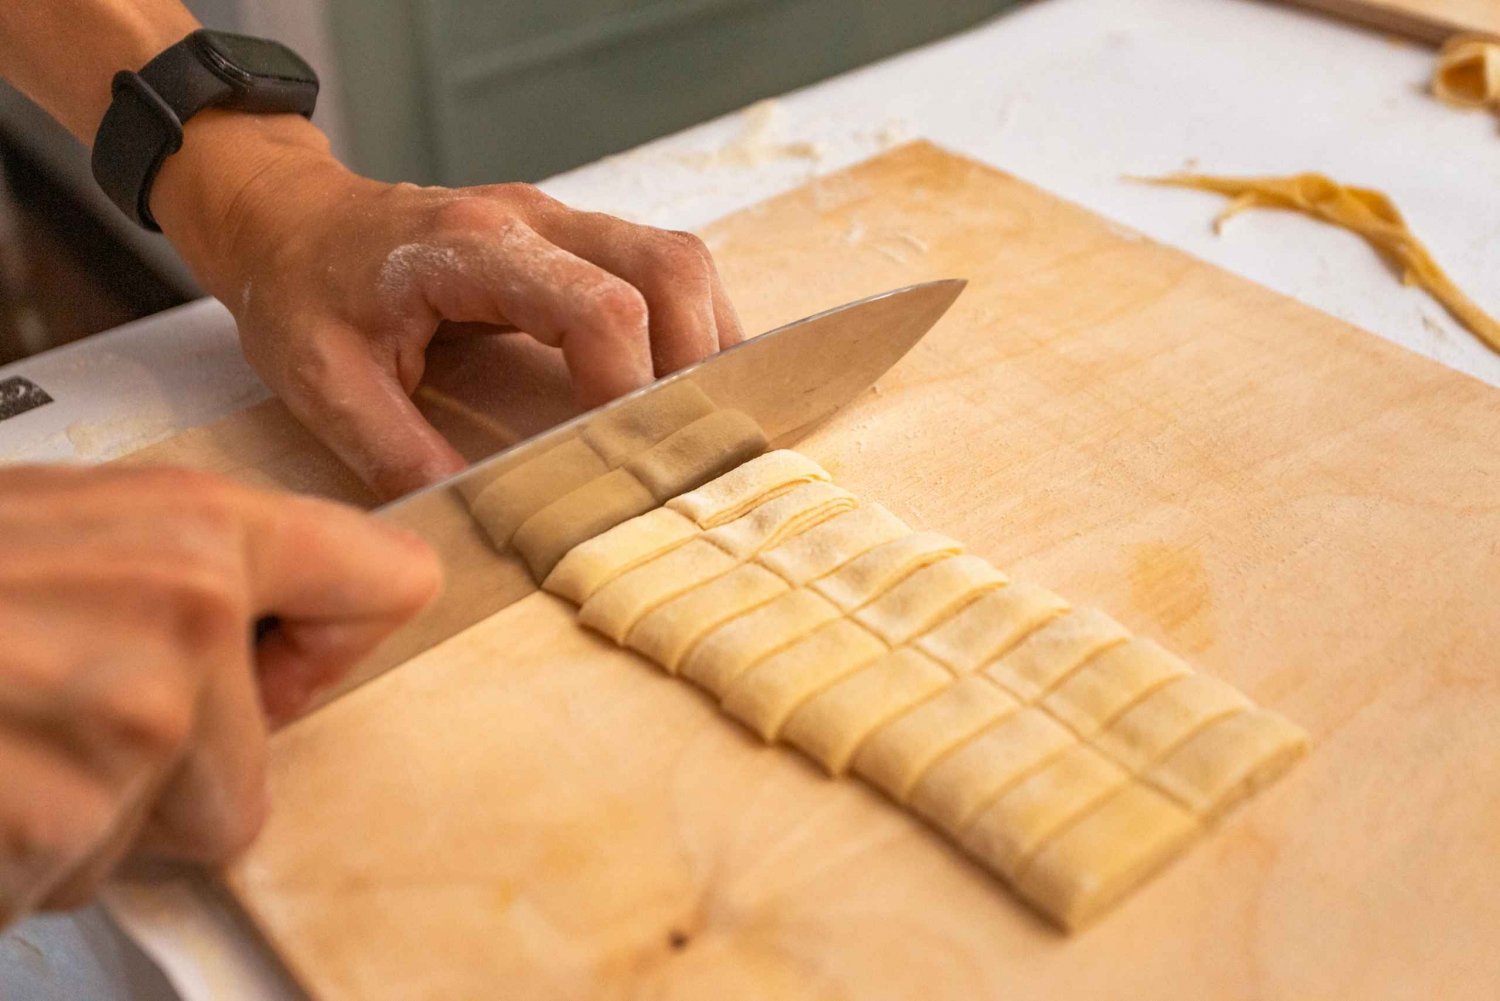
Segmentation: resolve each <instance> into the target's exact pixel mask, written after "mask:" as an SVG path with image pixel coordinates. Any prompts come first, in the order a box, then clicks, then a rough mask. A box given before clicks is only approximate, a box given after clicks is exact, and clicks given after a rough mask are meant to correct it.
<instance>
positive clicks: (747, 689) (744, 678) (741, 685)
mask: <svg viewBox="0 0 1500 1001" xmlns="http://www.w3.org/2000/svg"><path fill="white" fill-rule="evenodd" d="M885 652H886V647H885V644H884V643H882V642H880V640H878V639H876V638H875V637H874V636H872V635H871V634H870V632H869V631H868V630H866V629H864V628H863V627H861V626H858V625H855V624H854V623H853V622H850V621H849V620H848V619H835V620H833V621H832V622H830V623H828V624H827V625H825V626H823V627H822V628H821V629H819V630H818V631H817V632H815V633H812V634H811V635H809V636H806V637H804V638H802V639H800V640H798V641H797V642H795V643H793V644H792V645H791V646H789V647H786V648H785V649H783V650H781V651H779V652H777V653H773V654H771V655H770V656H769V657H767V658H766V659H765V660H762V661H761V662H760V663H758V664H756V665H754V666H753V667H751V668H750V669H749V670H747V671H745V672H744V673H743V674H741V675H740V676H739V677H738V678H736V679H735V680H734V683H733V684H731V685H730V686H729V689H728V690H727V691H726V692H725V693H724V711H725V712H727V713H728V714H729V715H731V716H733V717H734V718H735V719H737V720H739V721H740V722H741V723H744V724H745V725H746V726H748V727H749V728H750V729H752V730H754V731H755V732H756V733H758V734H760V736H761V739H763V740H768V741H769V740H775V739H776V736H777V734H778V733H780V732H781V725H782V723H784V722H785V721H786V718H787V717H788V716H790V715H791V714H792V712H793V711H795V710H796V708H797V707H798V706H800V705H802V703H804V702H806V701H807V700H808V699H809V698H811V697H812V696H814V695H816V694H817V693H818V692H820V691H822V690H823V689H825V688H827V687H828V686H829V685H832V684H833V683H834V682H836V681H838V680H839V679H840V678H844V677H847V676H848V675H850V674H852V673H853V672H854V671H856V670H858V669H859V668H860V667H861V666H862V665H865V664H868V663H870V662H872V661H873V660H875V658H877V657H879V656H880V655H881V654H883V653H885Z"/></svg>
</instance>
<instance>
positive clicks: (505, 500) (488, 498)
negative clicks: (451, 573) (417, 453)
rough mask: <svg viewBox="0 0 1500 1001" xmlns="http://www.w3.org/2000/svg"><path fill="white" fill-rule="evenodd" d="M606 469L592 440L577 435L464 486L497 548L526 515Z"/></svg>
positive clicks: (477, 519)
mask: <svg viewBox="0 0 1500 1001" xmlns="http://www.w3.org/2000/svg"><path fill="white" fill-rule="evenodd" d="M607 472H609V467H608V466H606V465H605V464H604V460H603V459H601V458H599V456H598V454H597V453H596V452H595V451H594V450H593V449H592V448H590V447H589V446H588V443H587V442H584V441H582V440H581V439H578V438H574V439H573V440H572V441H568V442H564V443H563V444H561V445H558V446H557V447H556V448H553V449H549V450H548V451H546V452H543V453H542V454H541V455H538V456H537V457H536V458H534V459H528V460H526V461H525V462H523V463H522V464H521V465H519V466H515V467H513V468H507V469H505V470H504V471H503V472H501V473H499V474H498V475H496V476H492V477H488V478H482V479H479V480H478V481H477V482H470V480H467V479H466V480H464V481H463V483H461V484H460V486H459V489H460V490H461V491H463V494H464V499H465V500H467V501H468V502H469V509H470V510H471V511H472V512H473V513H474V520H475V521H477V522H479V524H480V525H481V526H482V527H483V528H484V530H485V531H486V532H487V533H488V534H489V537H490V539H491V540H492V541H493V542H494V543H495V547H496V548H497V549H504V548H505V547H506V546H508V545H510V540H511V537H512V536H514V535H515V534H516V529H518V528H520V527H521V524H522V523H523V522H525V521H526V519H527V518H530V517H531V516H532V515H533V514H535V513H536V512H538V511H540V510H541V509H542V508H544V507H546V506H547V505H548V504H550V503H552V502H553V501H555V500H557V499H558V498H560V497H562V496H564V495H566V494H568V493H571V492H572V491H574V490H576V489H578V488H579V487H581V486H583V485H584V484H585V483H588V482H590V481H591V480H595V479H598V478H599V477H601V476H603V475H604V474H605V473H607Z"/></svg>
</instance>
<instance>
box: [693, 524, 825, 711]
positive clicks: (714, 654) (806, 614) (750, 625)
mask: <svg viewBox="0 0 1500 1001" xmlns="http://www.w3.org/2000/svg"><path fill="white" fill-rule="evenodd" d="M704 544H705V545H708V543H704ZM721 552H722V550H721ZM725 559H729V557H727V556H726V557H725ZM838 617H839V610H838V608H837V606H835V605H833V604H832V603H831V602H829V601H827V600H825V599H824V598H821V597H819V596H818V595H816V594H814V593H813V592H811V591H807V590H803V589H802V588H797V589H795V590H792V591H788V592H787V593H786V594H783V595H782V596H781V597H779V598H775V599H773V600H771V601H770V602H767V603H766V604H764V605H762V606H760V607H759V608H757V609H755V610H754V611H752V612H747V613H745V614H744V615H741V616H740V617H739V618H736V619H731V620H729V621H728V622H726V623H725V624H724V625H722V626H719V627H718V628H717V629H715V630H713V631H712V632H710V633H709V634H708V635H707V636H705V637H704V638H703V639H702V640H700V641H699V642H698V643H697V645H695V646H694V647H693V648H692V650H690V651H689V652H688V655H687V656H686V657H685V658H684V659H683V661H682V667H681V671H680V673H681V674H682V675H683V676H684V677H686V678H689V679H691V680H692V681H695V682H697V683H698V684H700V685H702V686H703V687H704V688H706V689H708V690H709V691H710V692H713V693H714V694H715V695H717V696H719V697H720V698H723V697H724V695H725V693H726V692H727V691H728V690H729V686H730V685H731V684H732V683H733V682H734V680H735V679H736V678H738V677H739V676H740V674H742V673H743V672H744V671H745V669H746V668H748V667H750V666H751V665H752V664H755V663H756V662H757V661H759V660H761V659H762V658H763V657H766V656H769V655H770V654H772V653H774V652H775V651H776V650H778V649H780V648H781V647H784V646H789V645H791V644H792V643H793V642H795V641H796V640H797V639H798V638H800V637H802V636H805V635H807V634H808V633H810V632H812V631H813V630H815V629H817V628H818V627H819V626H821V625H823V624H825V623H827V622H831V621H833V620H834V619H836V618H838Z"/></svg>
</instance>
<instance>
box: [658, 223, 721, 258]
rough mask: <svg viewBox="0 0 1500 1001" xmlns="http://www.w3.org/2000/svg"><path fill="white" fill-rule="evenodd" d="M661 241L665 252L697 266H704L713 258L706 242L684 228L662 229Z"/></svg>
mask: <svg viewBox="0 0 1500 1001" xmlns="http://www.w3.org/2000/svg"><path fill="white" fill-rule="evenodd" d="M662 243H663V245H664V246H665V247H666V248H667V253H668V254H670V255H672V256H673V257H676V258H678V259H680V260H683V261H686V262H689V263H691V264H693V265H695V266H697V267H705V266H707V264H708V262H709V261H710V260H712V259H713V255H712V254H711V253H710V252H709V249H708V244H706V243H704V242H703V240H702V238H701V237H699V236H698V234H696V233H688V232H686V231H684V230H663V231H662Z"/></svg>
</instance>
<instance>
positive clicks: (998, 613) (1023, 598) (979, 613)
mask: <svg viewBox="0 0 1500 1001" xmlns="http://www.w3.org/2000/svg"><path fill="white" fill-rule="evenodd" d="M1067 610H1068V603H1067V602H1066V601H1064V600H1063V599H1061V598H1059V597H1058V596H1057V595H1055V594H1053V593H1052V592H1051V591H1049V590H1047V589H1046V588H1044V587H1037V586H1036V585H1035V584H1028V583H1026V582H1024V581H1020V582H1017V583H1013V584H1011V585H1009V586H1008V587H1002V588H1000V589H999V590H998V591H989V592H987V593H986V594H983V595H981V596H980V597H979V600H978V601H975V602H974V603H973V604H972V605H969V606H968V607H967V608H964V609H963V610H961V611H960V612H958V614H956V615H954V616H953V617H952V618H951V619H949V620H948V621H946V622H944V623H942V624H941V625H939V626H938V627H937V628H935V629H933V630H932V631H931V632H929V633H927V634H926V635H925V636H923V637H922V638H921V639H919V640H917V646H918V647H919V648H920V649H921V650H922V651H923V652H925V653H927V654H928V655H929V656H931V657H932V658H933V659H935V660H937V661H939V662H940V663H942V664H944V665H946V666H947V668H948V669H949V670H950V671H952V672H953V673H954V674H968V673H970V672H971V671H973V670H974V669H975V668H978V667H981V666H982V665H984V664H988V663H989V662H990V661H992V660H994V659H995V658H996V657H999V656H1000V655H1001V654H1003V653H1005V652H1006V651H1008V650H1010V648H1011V647H1013V646H1015V645H1016V643H1018V642H1019V641H1020V640H1021V639H1022V638H1024V637H1025V636H1027V635H1028V634H1030V633H1031V632H1032V631H1033V630H1035V629H1036V628H1037V627H1039V626H1041V625H1042V624H1043V623H1045V622H1047V621H1049V620H1051V619H1055V618H1057V617H1058V616H1059V615H1061V614H1062V613H1064V612H1066V611H1067Z"/></svg>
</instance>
